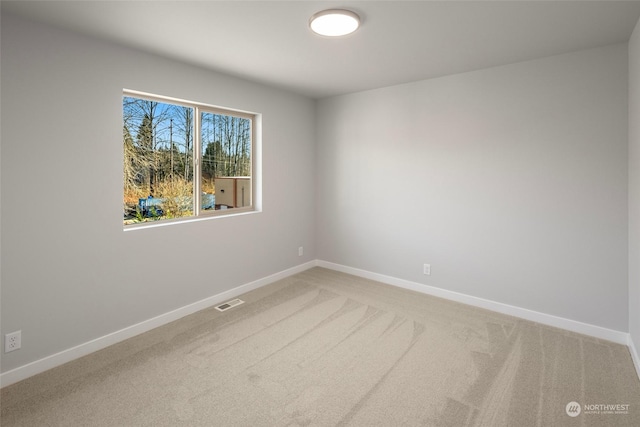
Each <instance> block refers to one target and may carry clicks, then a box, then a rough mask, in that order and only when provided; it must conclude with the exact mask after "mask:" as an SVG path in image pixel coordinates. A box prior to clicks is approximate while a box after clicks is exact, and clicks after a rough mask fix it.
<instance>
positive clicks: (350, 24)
mask: <svg viewBox="0 0 640 427" xmlns="http://www.w3.org/2000/svg"><path fill="white" fill-rule="evenodd" d="M359 26H360V17H359V16H358V15H357V14H356V13H354V12H351V11H350V10H343V9H328V10H323V11H322V12H318V13H316V14H315V15H313V16H312V17H311V19H310V20H309V27H310V28H311V30H312V31H313V32H314V33H316V34H320V35H321V36H327V37H339V36H346V35H347V34H351V33H353V32H354V31H355V30H357V29H358V27H359Z"/></svg>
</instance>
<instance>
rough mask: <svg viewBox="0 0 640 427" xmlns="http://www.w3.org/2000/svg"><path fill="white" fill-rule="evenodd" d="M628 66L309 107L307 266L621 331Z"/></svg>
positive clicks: (590, 64) (569, 57) (561, 64)
mask: <svg viewBox="0 0 640 427" xmlns="http://www.w3.org/2000/svg"><path fill="white" fill-rule="evenodd" d="M627 73H628V64H627V45H626V44H621V45H614V46H609V47H603V48H598V49H591V50H585V51H579V52H575V53H570V54H566V55H561V56H555V57H550V58H545V59H540V60H535V61H529V62H524V63H518V64H513V65H508V66H503V67H498V68H492V69H487V70H481V71H476V72H470V73H465V74H460V75H453V76H448V77H444V78H438V79H433V80H426V81H420V82H415V83H410V84H405V85H399V86H394V87H388V88H383V89H378V90H372V91H366V92H362V93H356V94H351V95H346V96H340V97H334V98H329V99H325V100H322V101H320V102H319V103H318V121H317V131H318V141H317V148H316V150H317V170H318V180H317V186H318V187H317V188H318V208H317V236H318V237H317V238H318V247H317V250H318V257H319V259H322V260H326V261H329V262H334V263H338V264H343V265H346V266H350V267H355V268H359V269H364V270H367V271H371V272H374V273H379V274H384V275H389V276H392V277H397V278H401V279H405V280H410V281H414V282H421V283H425V284H428V285H432V286H436V287H440V288H443V289H446V290H450V291H456V292H461V293H464V294H468V295H472V296H476V297H481V298H485V299H489V300H493V301H497V302H502V303H505V304H510V305H514V306H517V307H522V308H526V309H530V310H535V311H539V312H542V313H547V314H551V315H556V316H560V317H564V318H567V319H572V320H576V321H581V322H586V323H589V324H593V325H597V326H601V327H605V328H610V329H614V330H617V331H627V329H628V324H629V323H628V312H627V307H628V302H627V296H628V279H627V267H628V257H627V237H628V234H627V233H628V230H627ZM423 263H430V264H431V268H432V275H431V276H425V275H423V274H422V264H423Z"/></svg>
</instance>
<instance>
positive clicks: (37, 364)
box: [0, 261, 316, 387]
mask: <svg viewBox="0 0 640 427" xmlns="http://www.w3.org/2000/svg"><path fill="white" fill-rule="evenodd" d="M315 266H316V261H309V262H307V263H304V264H301V265H298V266H296V267H292V268H289V269H287V270H283V271H280V272H278V273H275V274H272V275H270V276H267V277H264V278H262V279H258V280H256V281H253V282H250V283H246V284H244V285H241V286H238V287H236V288H233V289H230V290H228V291H225V292H222V293H220V294H217V295H214V296H211V297H208V298H205V299H203V300H200V301H197V302H195V303H193V304H189V305H186V306H184V307H180V308H178V309H176V310H173V311H170V312H168V313H165V314H161V315H160V316H156V317H154V318H152V319H148V320H145V321H143V322H140V323H138V324H135V325H132V326H129V327H127V328H124V329H121V330H119V331H116V332H113V333H110V334H108V335H105V336H102V337H100V338H96V339H94V340H91V341H89V342H86V343H84V344H80V345H78V346H76V347H72V348H69V349H66V350H63V351H61V352H59V353H56V354H53V355H51V356H47V357H44V358H42V359H40V360H36V361H34V362H31V363H28V364H26V365H23V366H20V367H18V368H15V369H12V370H10V371H7V372H3V373H2V374H0V387H5V386H8V385H11V384H14V383H16V382H18V381H22V380H24V379H26V378H29V377H31V376H33V375H36V374H39V373H41V372H44V371H47V370H49V369H51V368H55V367H56V366H60V365H62V364H64V363H67V362H70V361H72V360H75V359H78V358H80V357H82V356H86V355H88V354H90V353H93V352H95V351H98V350H101V349H103V348H106V347H108V346H110V345H113V344H116V343H118V342H121V341H124V340H126V339H129V338H131V337H134V336H136V335H139V334H141V333H144V332H147V331H150V330H152V329H155V328H157V327H159V326H162V325H166V324H167V323H170V322H173V321H175V320H178V319H180V318H182V317H185V316H188V315H190V314H193V313H195V312H197V311H200V310H203V309H205V308H209V307H212V306H214V305H216V304H219V303H222V302H224V301H227V300H229V299H232V298H235V297H237V296H239V295H241V294H244V293H246V292H249V291H252V290H254V289H258V288H260V287H262V286H265V285H268V284H270V283H273V282H276V281H278V280H280V279H284V278H286V277H289V276H292V275H294V274H297V273H300V272H302V271H304V270H308V269H309V268H312V267H315Z"/></svg>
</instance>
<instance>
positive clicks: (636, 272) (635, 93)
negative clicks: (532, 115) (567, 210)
mask: <svg viewBox="0 0 640 427" xmlns="http://www.w3.org/2000/svg"><path fill="white" fill-rule="evenodd" d="M629 333H630V334H631V339H632V340H633V343H634V345H635V347H636V350H638V351H640V21H639V22H638V25H636V29H635V31H634V32H633V36H632V37H631V40H630V41H629Z"/></svg>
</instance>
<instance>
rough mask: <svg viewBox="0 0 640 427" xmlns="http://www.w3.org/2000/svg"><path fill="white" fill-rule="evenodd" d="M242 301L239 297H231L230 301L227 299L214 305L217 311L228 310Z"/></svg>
mask: <svg viewBox="0 0 640 427" xmlns="http://www.w3.org/2000/svg"><path fill="white" fill-rule="evenodd" d="M243 302H244V301H242V300H241V299H238V298H236V299H232V300H231V301H227V302H225V303H222V304H220V305H216V310H218V311H226V310H229V309H230V308H233V307H235V306H236V305H240V304H242V303H243Z"/></svg>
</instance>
